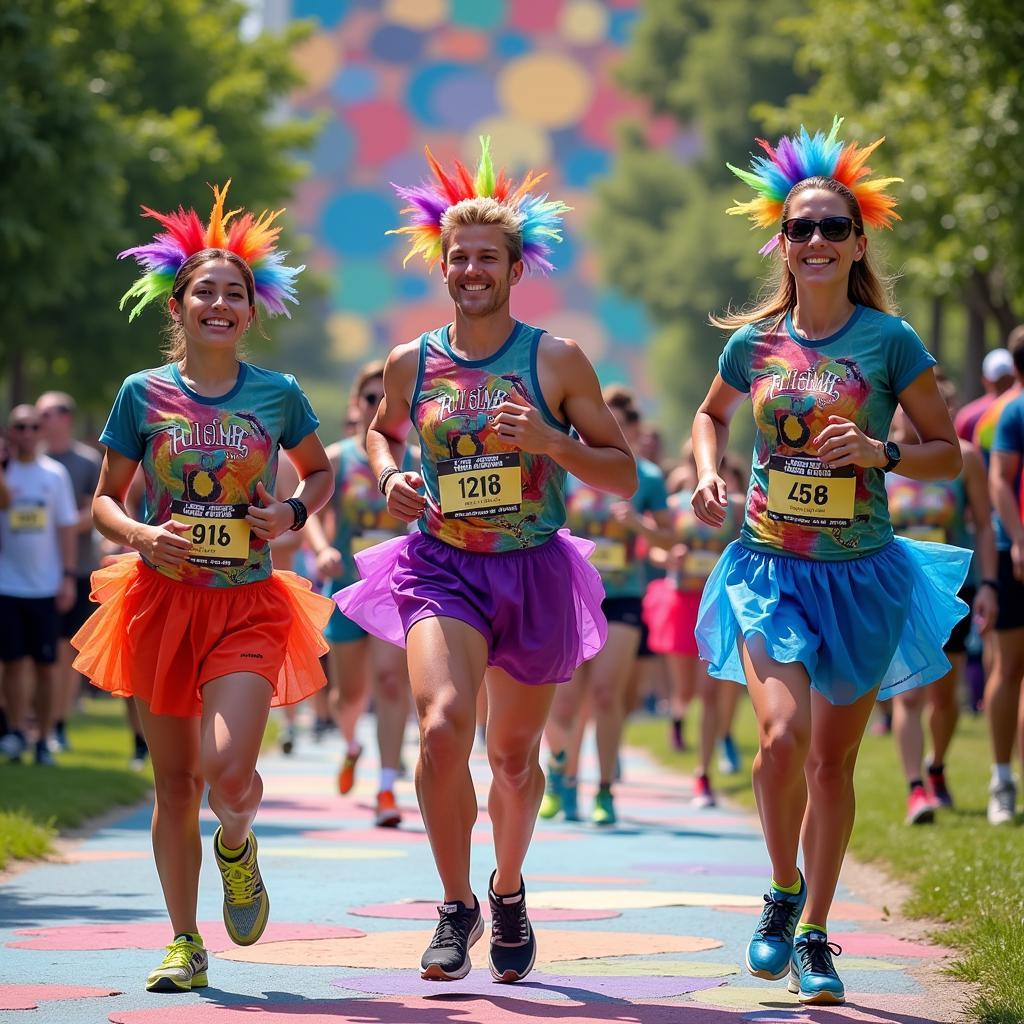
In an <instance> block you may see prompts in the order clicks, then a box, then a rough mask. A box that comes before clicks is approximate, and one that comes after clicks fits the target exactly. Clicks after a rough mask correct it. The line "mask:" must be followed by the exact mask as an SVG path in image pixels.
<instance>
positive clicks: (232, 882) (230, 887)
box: [224, 851, 263, 904]
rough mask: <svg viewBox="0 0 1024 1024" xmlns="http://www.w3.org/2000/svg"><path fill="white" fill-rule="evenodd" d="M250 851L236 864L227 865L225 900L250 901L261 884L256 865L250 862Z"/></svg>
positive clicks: (236, 902) (257, 893) (256, 894)
mask: <svg viewBox="0 0 1024 1024" xmlns="http://www.w3.org/2000/svg"><path fill="white" fill-rule="evenodd" d="M251 861H252V854H251V851H250V853H249V854H247V855H246V856H245V857H243V858H242V860H241V861H239V862H238V863H237V864H231V865H229V866H228V868H227V871H226V872H225V874H224V885H225V888H226V889H227V901H228V903H232V904H241V903H252V902H253V901H254V900H255V899H256V897H257V896H258V895H259V893H260V892H261V891H262V889H263V886H262V884H261V883H260V879H259V875H258V874H257V872H256V867H255V865H254V864H252V863H251Z"/></svg>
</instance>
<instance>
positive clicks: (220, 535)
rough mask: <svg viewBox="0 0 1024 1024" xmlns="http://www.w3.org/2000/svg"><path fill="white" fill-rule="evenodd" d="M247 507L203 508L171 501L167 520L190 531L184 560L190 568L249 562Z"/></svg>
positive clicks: (200, 504)
mask: <svg viewBox="0 0 1024 1024" xmlns="http://www.w3.org/2000/svg"><path fill="white" fill-rule="evenodd" d="M248 511H249V506H248V505H204V504H202V503H201V502H195V501H172V502H171V518H172V519H173V520H174V521H175V522H178V523H185V524H186V525H188V526H191V527H192V529H191V530H190V531H189V533H188V534H187V536H188V539H189V540H190V541H192V551H191V553H190V554H189V556H188V560H189V561H190V562H192V563H193V564H194V565H210V566H216V567H218V568H226V567H227V566H232V565H245V563H246V562H247V561H248V560H249V533H250V531H249V524H248V523H247V522H246V521H245V516H246V513H247V512H248Z"/></svg>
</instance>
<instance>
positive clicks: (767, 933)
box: [757, 893, 797, 941]
mask: <svg viewBox="0 0 1024 1024" xmlns="http://www.w3.org/2000/svg"><path fill="white" fill-rule="evenodd" d="M764 903H765V907H764V910H763V911H762V913H761V920H760V921H759V922H758V925H757V930H758V933H759V934H760V935H761V936H762V938H765V939H778V940H780V941H784V940H786V939H787V938H788V936H787V935H786V932H787V931H788V930H789V927H790V925H791V923H792V920H793V916H794V914H796V912H797V906H796V904H795V903H787V902H784V901H783V900H777V899H773V898H772V895H771V893H765V894H764Z"/></svg>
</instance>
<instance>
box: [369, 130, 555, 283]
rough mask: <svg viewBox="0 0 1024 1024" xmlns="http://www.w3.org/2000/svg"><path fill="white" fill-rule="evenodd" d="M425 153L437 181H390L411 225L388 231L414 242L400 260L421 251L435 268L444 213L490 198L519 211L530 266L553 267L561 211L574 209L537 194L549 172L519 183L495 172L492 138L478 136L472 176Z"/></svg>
mask: <svg viewBox="0 0 1024 1024" xmlns="http://www.w3.org/2000/svg"><path fill="white" fill-rule="evenodd" d="M425 152H426V156H427V163H428V164H429V166H430V169H431V171H432V172H433V174H434V178H435V181H428V182H423V183H422V184H420V185H417V186H413V187H410V188H406V187H404V186H402V185H395V184H394V183H393V182H392V185H391V187H392V188H393V189H394V190H395V191H396V192H397V193H398V194H399V196H401V198H402V199H404V200H405V201H406V203H407V204H408V205H407V206H405V207H403V209H402V213H403V214H408V215H409V223H408V224H406V225H405V227H401V228H395V229H394V230H393V231H389V232H388V234H390V235H408V236H409V239H410V246H409V251H408V253H406V256H405V259H404V260H403V261H402V265H403V266H405V264H406V263H408V262H409V260H411V259H412V258H413V257H414V256H417V255H419V256H422V257H423V259H424V261H425V262H426V264H427V266H428V267H430V268H431V269H433V266H434V264H435V263H437V261H438V260H439V259H440V258H441V218H442V217H443V216H444V214H445V211H446V210H447V209H448V208H449V207H452V206H454V205H455V204H456V203H458V202H461V201H462V200H463V199H476V198H480V197H486V198H489V199H494V200H495V201H496V202H498V203H502V204H503V205H505V206H509V207H511V208H513V209H514V210H515V211H516V213H517V214H518V215H519V221H520V230H521V232H522V236H523V263H524V264H525V265H526V269H527V270H529V271H535V270H536V271H540V272H541V273H544V274H546V273H549V272H550V271H552V270H554V269H555V268H554V266H553V265H552V263H551V261H550V260H549V259H548V257H549V256H550V255H551V251H552V250H551V243H553V242H561V241H562V215H563V214H564V213H566V212H567V211H568V210H571V209H572V207H570V206H566V205H565V203H563V202H561V201H560V200H557V199H549V198H548V195H547V193H544V194H543V195H537V194H535V193H534V191H533V190H534V189H535V188H536V187H537V185H538V184H540V182H541V181H542V180H543V179H544V178H545V177H546V176H547V175H546V173H545V174H534V173H533V171H528V172H527V174H526V176H525V177H524V178H523V180H522V182H520V183H519V184H518V185H516V184H515V182H513V181H512V180H511V179H510V178H508V177H507V176H506V175H505V172H504V171H499V172H498V173H497V174H495V173H494V164H493V163H492V161H491V140H490V137H489V136H483V135H481V136H480V162H479V164H478V165H477V169H476V174H475V175H470V173H469V171H468V170H467V169H466V167H465V166H464V165H463V164H462V163H461V162H460V161H458V160H456V161H455V169H454V171H452V173H450V174H449V173H447V172H445V170H444V169H443V168H442V167H441V165H440V164H439V163H438V162H437V161H436V160H435V159H434V154H433V153H431V152H430V147H429V146H428V147H426V149H425Z"/></svg>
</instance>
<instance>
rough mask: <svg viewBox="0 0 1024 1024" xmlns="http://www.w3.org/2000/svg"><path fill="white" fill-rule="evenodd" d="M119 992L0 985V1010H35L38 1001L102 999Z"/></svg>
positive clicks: (84, 988) (97, 989)
mask: <svg viewBox="0 0 1024 1024" xmlns="http://www.w3.org/2000/svg"><path fill="white" fill-rule="evenodd" d="M120 994H121V993H120V992H118V991H117V990H116V989H111V988H89V987H86V986H85V985H0V1010H37V1009H39V1004H40V1003H53V1002H63V1001H67V1000H69V999H102V998H105V997H107V996H119V995H120Z"/></svg>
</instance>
